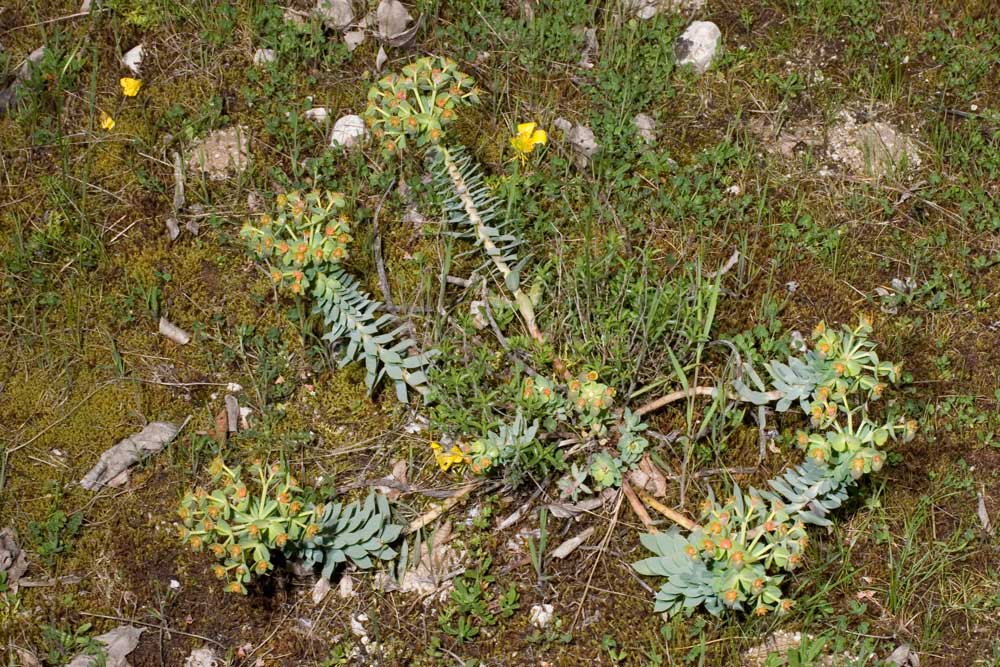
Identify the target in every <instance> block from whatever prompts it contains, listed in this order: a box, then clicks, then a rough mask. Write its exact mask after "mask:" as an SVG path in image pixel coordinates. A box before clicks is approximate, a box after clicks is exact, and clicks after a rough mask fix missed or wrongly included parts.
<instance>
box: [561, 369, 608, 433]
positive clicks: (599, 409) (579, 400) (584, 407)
mask: <svg viewBox="0 0 1000 667" xmlns="http://www.w3.org/2000/svg"><path fill="white" fill-rule="evenodd" d="M614 396H615V390H614V388H613V387H609V386H608V385H606V384H602V383H601V382H598V381H597V373H596V372H594V371H590V372H589V373H585V374H584V375H582V376H580V377H579V378H578V379H575V380H570V381H569V384H568V385H567V396H566V398H567V400H568V402H569V404H570V405H571V406H572V407H573V410H574V411H576V413H577V414H578V415H579V416H580V421H581V423H582V424H584V425H585V426H589V427H593V428H594V429H595V434H596V433H597V432H601V431H603V430H604V429H603V427H604V421H605V420H606V419H607V416H608V413H609V411H610V409H611V406H612V405H613V404H614Z"/></svg>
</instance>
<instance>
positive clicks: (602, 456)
mask: <svg viewBox="0 0 1000 667" xmlns="http://www.w3.org/2000/svg"><path fill="white" fill-rule="evenodd" d="M587 472H588V473H589V475H590V480H591V482H592V484H593V487H594V491H603V490H604V489H606V488H608V487H609V486H621V485H622V464H621V461H619V460H618V459H616V458H615V457H613V456H611V454H609V453H607V452H597V453H596V454H594V455H592V456H591V457H590V467H589V468H588V470H587Z"/></svg>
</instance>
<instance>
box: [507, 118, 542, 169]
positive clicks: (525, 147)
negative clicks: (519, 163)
mask: <svg viewBox="0 0 1000 667" xmlns="http://www.w3.org/2000/svg"><path fill="white" fill-rule="evenodd" d="M536 127H538V125H537V123H521V124H520V125H518V126H517V135H516V136H514V137H511V140H510V145H511V146H513V147H514V150H515V151H516V152H517V154H518V157H520V158H521V159H522V160H523V159H525V158H526V157H527V156H528V153H530V152H531V151H533V150H535V146H537V145H538V144H543V145H544V144H546V143H548V141H549V135H548V134H546V133H545V130H538V129H535V128H536Z"/></svg>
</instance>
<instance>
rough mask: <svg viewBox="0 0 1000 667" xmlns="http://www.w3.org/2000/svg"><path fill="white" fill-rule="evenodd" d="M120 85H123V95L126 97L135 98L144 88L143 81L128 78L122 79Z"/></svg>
mask: <svg viewBox="0 0 1000 667" xmlns="http://www.w3.org/2000/svg"><path fill="white" fill-rule="evenodd" d="M118 83H120V84H121V87H122V95H124V96H125V97H135V96H136V95H138V94H139V89H140V88H142V81H140V80H139V79H133V78H131V77H128V76H125V77H122V78H121V79H120V80H119V81H118Z"/></svg>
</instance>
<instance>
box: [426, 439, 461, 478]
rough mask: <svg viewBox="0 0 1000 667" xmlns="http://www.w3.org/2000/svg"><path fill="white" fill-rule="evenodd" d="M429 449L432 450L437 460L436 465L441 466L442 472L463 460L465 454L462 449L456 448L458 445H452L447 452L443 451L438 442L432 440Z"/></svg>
mask: <svg viewBox="0 0 1000 667" xmlns="http://www.w3.org/2000/svg"><path fill="white" fill-rule="evenodd" d="M431 450H432V451H433V452H434V458H435V459H436V460H437V464H438V467H439V468H441V470H442V471H443V472H447V471H448V469H449V468H451V467H452V466H453V465H455V464H456V463H462V462H464V461H465V455H464V454H463V453H462V450H461V449H459V448H458V445H452V446H451V449H449V450H448V451H447V452H446V451H443V448H442V447H441V445H440V443H437V442H432V443H431Z"/></svg>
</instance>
